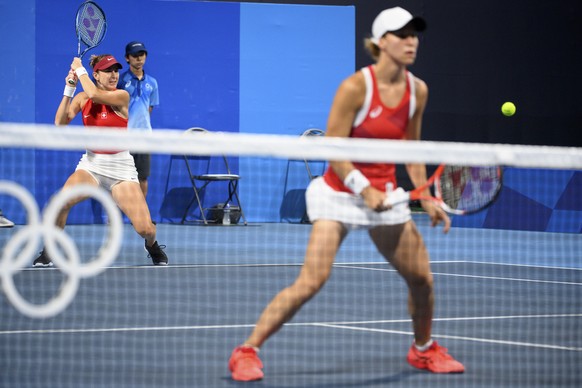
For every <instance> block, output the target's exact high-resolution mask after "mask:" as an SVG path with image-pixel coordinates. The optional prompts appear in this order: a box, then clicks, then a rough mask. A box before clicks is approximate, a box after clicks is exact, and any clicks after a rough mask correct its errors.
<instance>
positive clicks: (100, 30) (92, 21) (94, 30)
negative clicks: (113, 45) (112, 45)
mask: <svg viewBox="0 0 582 388" xmlns="http://www.w3.org/2000/svg"><path fill="white" fill-rule="evenodd" d="M105 26H106V23H105V14H104V13H103V12H102V11H101V10H100V9H99V8H98V7H96V6H95V5H93V4H91V3H87V4H85V6H84V7H83V9H82V10H81V12H80V13H79V17H78V19H77V32H78V34H79V36H80V37H81V40H82V41H83V43H85V44H86V45H87V46H97V45H98V44H99V43H100V42H101V40H102V39H103V37H104V36H105V28H106V27H105Z"/></svg>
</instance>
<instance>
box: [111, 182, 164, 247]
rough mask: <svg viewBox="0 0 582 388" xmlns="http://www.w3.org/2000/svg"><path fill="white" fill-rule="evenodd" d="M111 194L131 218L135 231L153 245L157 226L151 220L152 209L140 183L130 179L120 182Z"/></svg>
mask: <svg viewBox="0 0 582 388" xmlns="http://www.w3.org/2000/svg"><path fill="white" fill-rule="evenodd" d="M111 195H112V196H113V199H114V200H115V203H117V206H119V208H120V209H121V211H122V212H123V213H125V215H126V216H127V218H129V220H130V221H131V224H132V225H133V228H134V229H135V231H136V232H137V233H138V234H139V235H140V236H141V237H143V238H144V239H145V240H146V242H147V244H148V245H152V244H153V243H154V241H156V226H155V225H154V224H153V223H152V222H151V217H150V211H149V209H148V206H147V204H146V201H145V198H144V196H143V193H142V191H141V188H140V185H139V184H137V183H135V182H130V181H122V182H119V183H118V184H116V185H115V186H113V187H112V188H111Z"/></svg>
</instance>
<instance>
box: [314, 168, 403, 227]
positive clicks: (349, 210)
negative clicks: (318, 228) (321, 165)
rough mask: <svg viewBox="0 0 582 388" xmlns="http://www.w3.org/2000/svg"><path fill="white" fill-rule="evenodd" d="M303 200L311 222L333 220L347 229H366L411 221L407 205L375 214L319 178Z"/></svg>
mask: <svg viewBox="0 0 582 388" xmlns="http://www.w3.org/2000/svg"><path fill="white" fill-rule="evenodd" d="M399 190H402V189H399ZM305 198H306V203H307V215H308V216H309V219H310V220H311V221H312V222H313V221H316V220H333V221H339V222H341V223H343V224H344V225H345V226H346V227H348V228H350V229H355V228H365V229H370V228H373V227H375V226H379V225H399V224H404V223H405V222H408V221H410V219H411V215H410V208H409V207H408V203H402V204H399V205H396V206H394V207H393V208H392V209H390V210H387V211H384V212H376V211H374V210H372V209H370V208H369V207H367V206H366V204H365V203H364V199H363V198H362V197H360V196H357V195H353V194H350V193H345V192H342V191H335V190H334V189H332V188H331V187H329V186H328V185H327V183H325V180H324V179H323V177H318V178H315V179H314V180H312V181H311V183H310V184H309V187H308V188H307V192H306V193H305Z"/></svg>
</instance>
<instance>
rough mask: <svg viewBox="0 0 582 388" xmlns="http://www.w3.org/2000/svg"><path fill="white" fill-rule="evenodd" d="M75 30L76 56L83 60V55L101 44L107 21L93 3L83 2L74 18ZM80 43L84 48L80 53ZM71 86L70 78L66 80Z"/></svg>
mask: <svg viewBox="0 0 582 388" xmlns="http://www.w3.org/2000/svg"><path fill="white" fill-rule="evenodd" d="M75 30H76V32H77V39H78V44H77V56H78V57H79V58H83V55H85V53H86V52H87V51H89V50H91V49H93V48H95V47H97V46H99V44H100V43H101V41H102V40H103V38H104V37H105V32H107V20H106V19H105V13H104V12H103V10H102V9H101V7H99V6H98V5H97V4H96V3H95V2H94V1H85V2H83V4H81V5H80V6H79V9H78V10H77V16H76V18H75ZM81 42H83V45H84V46H86V47H85V49H84V50H83V51H81ZM67 82H68V83H69V84H71V85H74V84H75V81H74V80H73V79H71V78H69V79H68V80H67Z"/></svg>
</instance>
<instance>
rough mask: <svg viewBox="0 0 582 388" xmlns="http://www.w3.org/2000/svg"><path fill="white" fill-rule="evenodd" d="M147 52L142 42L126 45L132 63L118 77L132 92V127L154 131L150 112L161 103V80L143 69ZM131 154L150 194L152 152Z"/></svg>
mask: <svg viewBox="0 0 582 388" xmlns="http://www.w3.org/2000/svg"><path fill="white" fill-rule="evenodd" d="M147 56H148V51H147V50H146V48H145V46H144V44H143V43H141V42H137V41H133V42H129V43H128V44H127V45H126V46H125V60H126V61H127V63H128V64H129V69H128V70H127V71H125V72H124V73H123V74H122V75H121V76H120V77H119V83H118V85H117V87H118V88H119V89H124V90H127V92H128V93H129V96H130V100H129V121H128V123H127V128H128V130H129V131H134V132H151V131H152V124H151V120H150V116H151V113H152V110H153V109H154V106H157V105H159V103H160V95H159V90H158V81H157V80H156V79H155V78H154V77H152V76H151V75H150V74H146V72H145V70H144V65H145V63H146V59H147ZM132 155H133V159H134V160H135V167H136V169H137V177H138V179H139V185H140V187H141V191H142V192H143V195H144V197H147V193H148V178H149V176H150V171H151V155H150V154H137V153H132Z"/></svg>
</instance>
